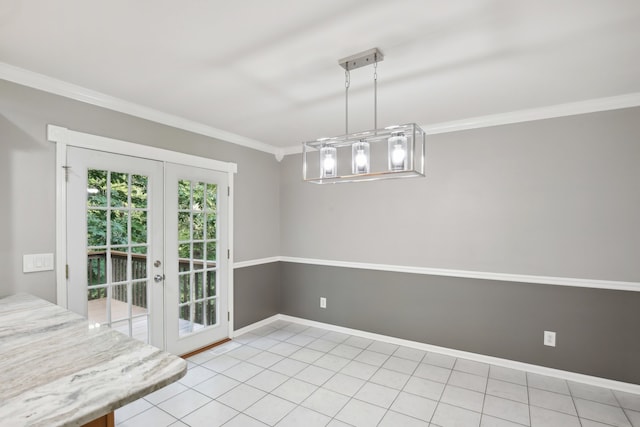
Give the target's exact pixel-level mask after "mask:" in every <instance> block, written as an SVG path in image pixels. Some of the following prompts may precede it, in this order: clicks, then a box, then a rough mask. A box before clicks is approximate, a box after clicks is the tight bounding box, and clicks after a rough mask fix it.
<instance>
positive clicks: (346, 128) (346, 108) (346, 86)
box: [344, 67, 351, 135]
mask: <svg viewBox="0 0 640 427" xmlns="http://www.w3.org/2000/svg"><path fill="white" fill-rule="evenodd" d="M350 85H351V74H350V73H349V68H348V67H347V68H345V70H344V134H345V135H348V134H349V86H350Z"/></svg>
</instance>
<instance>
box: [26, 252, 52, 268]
mask: <svg viewBox="0 0 640 427" xmlns="http://www.w3.org/2000/svg"><path fill="white" fill-rule="evenodd" d="M49 270H53V254H26V255H23V256H22V272H23V273H34V272H37V271H49Z"/></svg>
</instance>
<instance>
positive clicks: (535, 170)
mask: <svg viewBox="0 0 640 427" xmlns="http://www.w3.org/2000/svg"><path fill="white" fill-rule="evenodd" d="M0 94H1V95H2V96H0V182H1V183H2V185H1V186H0V200H2V203H0V243H1V244H0V296H2V295H7V294H11V293H14V292H18V291H26V292H31V293H33V294H35V295H38V296H41V297H43V298H46V299H49V300H51V301H54V300H55V276H54V273H53V272H46V273H32V274H23V273H22V268H21V267H22V255H23V254H25V253H44V252H54V251H55V179H54V177H55V171H54V167H55V146H54V144H52V143H50V142H47V140H46V125H47V124H55V125H58V126H63V127H67V128H70V129H73V130H77V131H81V132H86V133H92V134H96V135H101V136H106V137H111V138H116V139H120V140H125V141H131V142H135V143H139V144H144V145H151V146H156V147H160V148H166V149H170V150H175V151H182V152H185V153H189V154H194V155H199V156H203V157H208V158H214V159H218V160H223V161H231V162H234V163H237V164H238V174H237V175H236V178H235V209H234V212H235V218H234V224H235V229H234V234H235V245H234V246H235V260H236V261H240V262H243V261H247V263H245V266H244V267H242V266H241V267H239V268H236V269H235V271H234V279H235V288H234V291H235V300H234V317H235V326H236V328H241V327H243V326H246V325H249V324H251V323H254V322H257V321H259V320H262V319H265V318H267V317H269V316H271V315H273V314H277V313H283V314H289V315H293V316H298V317H302V318H306V319H310V320H317V321H321V322H327V323H331V324H335V325H339V326H345V327H349V328H355V329H361V330H363V331H369V332H375V333H379V334H384V335H390V336H395V337H399V338H406V339H410V340H415V341H419V342H424V343H427V344H433V345H438V346H444V347H449V348H453V349H460V350H465V351H469V352H475V353H479V354H486V355H492V356H497V357H501V358H506V359H511V360H517V361H522V362H527V363H533V364H538V365H542V366H548V367H552V368H558V369H564V370H568V371H574V372H579V373H585V374H589V375H595V376H600V377H605V378H610V379H615V380H620V381H625V382H630V383H635V384H640V367H639V365H638V363H637V360H640V339H639V338H638V337H639V336H640V335H638V333H637V331H638V326H639V325H640V293H639V292H638V291H637V287H636V288H634V289H636V290H616V289H613V288H616V287H619V288H625V286H627V285H628V284H629V283H631V287H630V288H633V286H634V285H633V284H636V285H637V283H638V282H640V259H639V257H640V220H639V219H638V218H640V168H639V167H638V161H639V160H640V108H628V109H621V110H615V111H607V112H600V113H593V114H584V115H577V116H570V117H563V118H556V119H548V120H540V121H534V122H528V123H520V124H512V125H505V126H495V127H489V128H484V129H475V130H468V131H460V132H452V133H448V134H441V135H434V136H431V137H429V140H428V141H429V142H428V146H427V155H428V160H427V171H428V175H427V178H425V179H411V180H399V181H378V182H364V183H357V184H341V185H328V186H317V185H311V184H305V183H303V182H302V181H301V167H300V166H301V165H300V162H301V159H300V156H299V155H292V156H287V157H285V159H284V160H283V162H282V163H278V162H277V161H276V160H275V158H274V156H273V155H271V154H266V153H262V152H259V151H255V150H252V149H249V148H243V147H239V146H237V145H233V144H229V143H226V142H221V141H218V140H215V139H212V138H209V137H206V136H202V135H198V134H194V133H190V132H187V131H183V130H179V129H176V128H172V127H170V126H165V125H161V124H158V123H155V122H151V121H147V120H143V119H140V118H136V117H132V116H129V115H126V114H121V113H118V112H114V111H111V110H108V109H104V108H100V107H96V106H92V105H88V104H85V103H82V102H78V101H74V100H70V99H67V98H64V97H61V96H57V95H52V94H49V93H45V92H42V91H38V90H34V89H29V88H26V87H23V86H20V85H17V84H13V83H9V82H6V81H0ZM274 257H275V259H276V260H277V259H280V260H281V261H275V262H268V263H265V264H260V265H252V262H251V261H252V260H259V259H265V258H267V259H271V260H273V259H274ZM277 257H281V258H277ZM320 264H325V265H320ZM385 269H386V270H389V269H391V270H395V271H384V270H385ZM434 269H435V270H434ZM442 270H447V271H446V275H441V274H431V273H433V272H435V271H440V272H443V271H442ZM429 272H431V273H429ZM505 275H514V276H505ZM509 277H512V278H515V279H513V280H511V279H509ZM540 282H542V283H540ZM543 283H547V284H543ZM548 283H551V284H548ZM562 284H571V285H575V286H564V285H562ZM600 285H602V287H605V288H611V289H598V287H599V286H600ZM618 285H619V286H618ZM587 286H591V287H587ZM627 288H629V286H627ZM321 296H322V297H325V298H327V302H328V305H327V308H326V309H320V307H319V298H320V297H321ZM544 330H552V331H556V332H557V334H558V336H557V337H558V338H557V339H558V345H557V347H556V348H548V347H544V346H543V345H542V334H543V331H544Z"/></svg>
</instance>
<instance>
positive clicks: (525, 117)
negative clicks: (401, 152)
mask: <svg viewBox="0 0 640 427" xmlns="http://www.w3.org/2000/svg"><path fill="white" fill-rule="evenodd" d="M638 106H640V92H634V93H628V94H624V95H618V96H609V97H606V98H596V99H589V100H586V101H578V102H568V103H565V104H557V105H551V106H548V107H540V108H530V109H526V110H517V111H511V112H508V113H499V114H490V115H487V116H478V117H471V118H467V119H461V120H453V121H450V122H442V123H432V124H429V125H420V127H421V128H422V129H423V130H424V132H425V133H426V134H427V135H437V134H441V133H449V132H458V131H462V130H469V129H480V128H486V127H492V126H502V125H508V124H514V123H524V122H533V121H536V120H545V119H554V118H557V117H566V116H576V115H579V114H588V113H597V112H600V111H610V110H619V109H622V108H631V107H638ZM281 152H282V153H283V154H284V155H285V156H288V155H291V154H299V153H302V146H301V145H293V146H289V147H284V148H281Z"/></svg>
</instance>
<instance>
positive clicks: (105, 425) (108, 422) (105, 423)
mask: <svg viewBox="0 0 640 427" xmlns="http://www.w3.org/2000/svg"><path fill="white" fill-rule="evenodd" d="M114 426H115V420H114V416H113V412H111V413H109V414H107V415H105V416H103V417H100V418H96V419H95V420H93V421H91V422H90V423H87V424H85V425H83V426H82V427H114Z"/></svg>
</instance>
